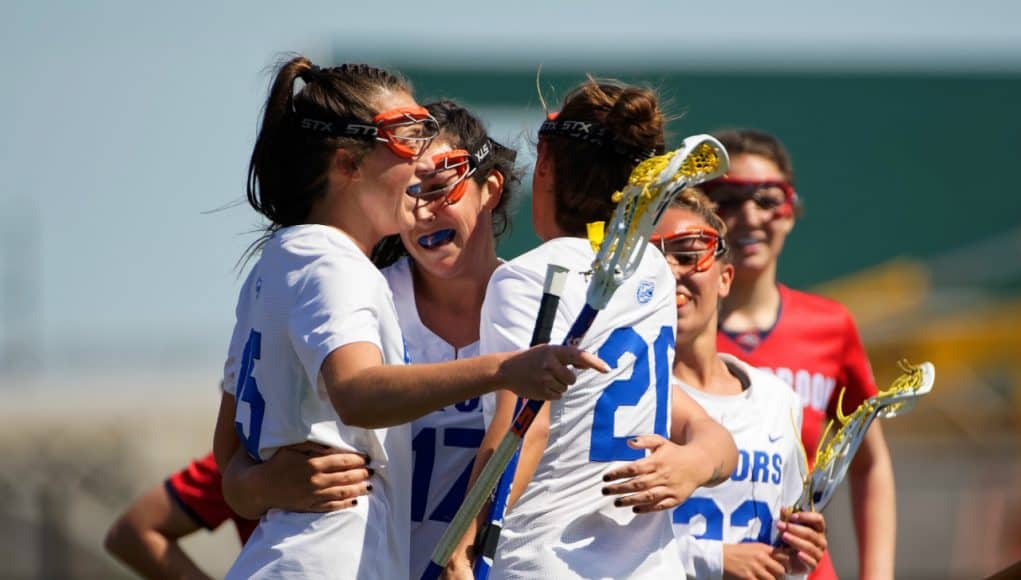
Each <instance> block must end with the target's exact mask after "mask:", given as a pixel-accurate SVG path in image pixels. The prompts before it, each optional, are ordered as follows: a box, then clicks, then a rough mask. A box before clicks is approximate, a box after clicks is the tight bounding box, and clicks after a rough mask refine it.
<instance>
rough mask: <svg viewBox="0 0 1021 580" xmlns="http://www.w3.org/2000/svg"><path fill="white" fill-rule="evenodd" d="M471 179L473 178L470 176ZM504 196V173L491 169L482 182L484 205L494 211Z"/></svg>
mask: <svg viewBox="0 0 1021 580" xmlns="http://www.w3.org/2000/svg"><path fill="white" fill-rule="evenodd" d="M469 179H471V178H469ZM501 198H503V173H500V172H499V171H496V170H494V171H490V172H489V177H487V178H486V180H485V181H484V182H483V183H482V207H483V208H484V209H488V210H489V211H493V210H494V209H496V206H498V205H500V199H501Z"/></svg>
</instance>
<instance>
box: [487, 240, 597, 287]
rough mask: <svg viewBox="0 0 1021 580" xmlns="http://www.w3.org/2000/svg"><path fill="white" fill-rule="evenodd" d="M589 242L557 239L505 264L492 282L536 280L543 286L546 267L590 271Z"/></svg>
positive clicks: (497, 270) (494, 275)
mask: <svg viewBox="0 0 1021 580" xmlns="http://www.w3.org/2000/svg"><path fill="white" fill-rule="evenodd" d="M587 244H588V241H586V240H582V239H581V238H556V239H554V240H550V241H548V242H545V243H543V244H541V245H539V246H538V247H535V248H532V249H531V250H529V251H527V252H525V253H523V254H521V255H520V256H518V257H516V258H514V259H513V260H510V261H507V262H504V263H503V264H501V265H500V266H499V267H497V269H496V271H495V272H494V273H493V278H492V281H495V280H498V279H500V278H502V277H504V276H514V277H529V278H536V279H538V280H539V283H540V284H541V283H542V281H543V280H544V279H545V278H546V266H547V265H549V264H559V265H561V266H563V267H565V268H568V269H570V270H571V271H580V270H581V269H588V266H590V265H591V262H592V255H591V250H588V251H587V252H586V246H587Z"/></svg>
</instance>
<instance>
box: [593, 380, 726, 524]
mask: <svg viewBox="0 0 1021 580" xmlns="http://www.w3.org/2000/svg"><path fill="white" fill-rule="evenodd" d="M672 388H673V389H674V391H673V397H672V399H673V403H672V405H671V427H670V439H669V440H667V439H664V438H663V437H660V436H659V435H642V436H639V437H633V438H632V439H631V440H629V441H628V445H629V446H631V447H633V448H636V449H649V450H651V453H649V454H648V455H647V456H646V457H644V458H642V459H638V460H636V461H632V462H631V463H629V464H627V465H624V466H622V467H619V468H617V469H614V470H612V471H609V472H607V474H606V475H605V476H604V477H603V480H604V481H607V482H613V481H617V480H621V479H626V480H627V481H623V482H620V483H613V484H611V485H608V486H606V487H605V488H603V493H605V494H606V495H621V496H622V497H619V498H617V500H616V501H615V502H614V504H615V505H617V506H620V507H624V506H631V507H632V509H633V510H634V511H635V512H636V513H644V512H652V511H660V510H665V509H671V508H674V507H677V506H678V505H680V504H681V503H683V502H684V500H686V499H688V496H690V495H691V492H693V491H694V490H695V488H698V487H712V486H715V485H718V484H720V483H722V482H723V481H725V480H726V479H727V477H728V476H729V475H730V474H731V473H732V472H733V471H734V468H735V467H737V447H736V446H735V445H734V438H733V437H731V436H730V432H729V431H727V429H726V428H724V427H723V426H722V425H720V424H719V423H717V422H716V421H714V420H713V419H712V418H711V417H709V415H708V414H707V413H706V412H705V410H704V409H702V407H701V406H700V405H699V404H698V403H696V402H695V400H694V399H692V398H691V397H690V396H688V394H687V393H685V392H684V391H682V390H681V389H679V388H677V387H676V386H675V387H672Z"/></svg>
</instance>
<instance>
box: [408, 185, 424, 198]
mask: <svg viewBox="0 0 1021 580" xmlns="http://www.w3.org/2000/svg"><path fill="white" fill-rule="evenodd" d="M404 191H405V193H407V194H408V195H413V196H417V195H418V194H420V193H422V183H421V182H419V183H416V184H414V185H409V186H408V188H407V189H405V190H404Z"/></svg>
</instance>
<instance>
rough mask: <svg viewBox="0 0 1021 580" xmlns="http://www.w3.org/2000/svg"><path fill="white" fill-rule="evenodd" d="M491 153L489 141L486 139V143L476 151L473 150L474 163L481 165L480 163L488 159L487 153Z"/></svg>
mask: <svg viewBox="0 0 1021 580" xmlns="http://www.w3.org/2000/svg"><path fill="white" fill-rule="evenodd" d="M491 151H492V148H491V147H490V145H489V140H488V139H487V140H486V142H485V143H483V144H482V146H481V147H479V148H478V149H476V150H475V154H474V157H475V162H476V163H482V161H483V160H484V159H485V158H486V157H489V153H490V152H491Z"/></svg>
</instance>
